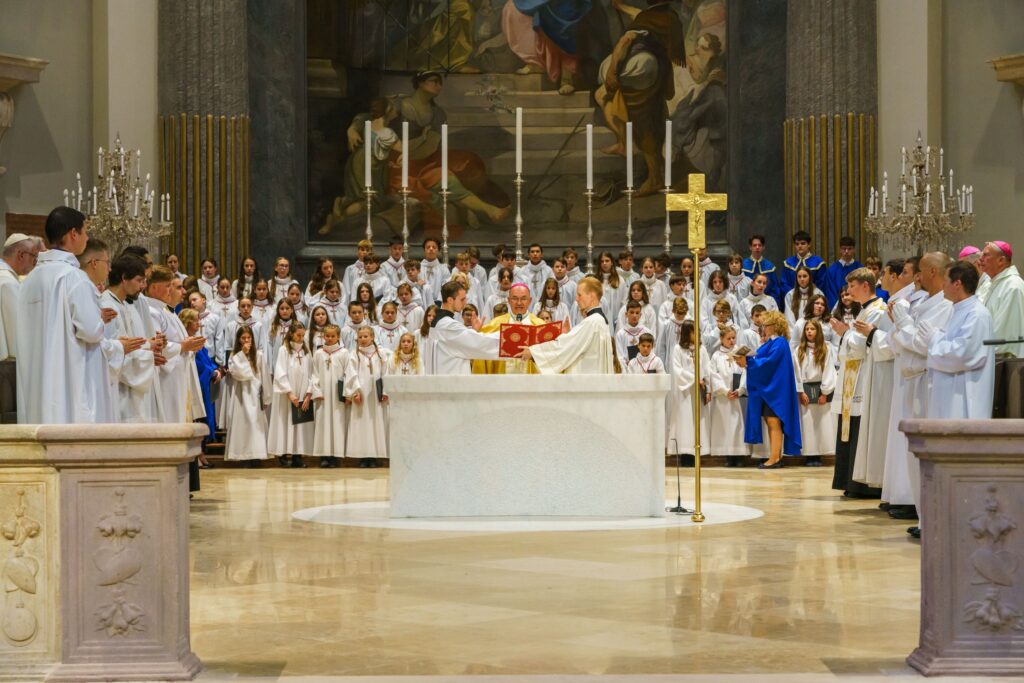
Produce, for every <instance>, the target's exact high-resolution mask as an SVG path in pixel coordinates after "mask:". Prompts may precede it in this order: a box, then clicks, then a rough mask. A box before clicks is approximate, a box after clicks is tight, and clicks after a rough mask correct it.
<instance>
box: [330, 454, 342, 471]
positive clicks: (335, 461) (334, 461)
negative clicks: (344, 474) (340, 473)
mask: <svg viewBox="0 0 1024 683" xmlns="http://www.w3.org/2000/svg"><path fill="white" fill-rule="evenodd" d="M339 467H341V458H339V457H337V456H335V455H332V456H331V469H337V468H339Z"/></svg>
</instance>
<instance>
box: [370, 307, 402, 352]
mask: <svg viewBox="0 0 1024 683" xmlns="http://www.w3.org/2000/svg"><path fill="white" fill-rule="evenodd" d="M406 332H408V330H407V329H405V327H404V326H403V325H402V324H401V323H400V322H398V304H396V303H395V302H394V301H388V302H386V303H384V304H382V305H381V307H380V322H379V323H378V324H377V329H376V333H377V334H376V337H377V339H378V341H380V348H381V349H382V350H383V351H384V352H385V353H391V352H392V351H394V350H395V349H396V348H398V341H399V340H400V339H401V338H402V335H403V334H405V333H406Z"/></svg>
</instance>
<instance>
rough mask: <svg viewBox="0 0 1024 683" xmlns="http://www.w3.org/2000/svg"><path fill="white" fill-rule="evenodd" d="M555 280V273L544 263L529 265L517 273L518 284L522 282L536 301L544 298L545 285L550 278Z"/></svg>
mask: <svg viewBox="0 0 1024 683" xmlns="http://www.w3.org/2000/svg"><path fill="white" fill-rule="evenodd" d="M549 277H550V278H554V277H555V272H554V271H553V270H551V266H549V265H548V264H547V263H545V262H544V261H541V262H540V263H538V264H536V265H534V264H532V263H529V262H528V263H527V264H526V265H525V266H523V267H522V268H519V269H518V270H517V271H516V278H515V279H516V282H522V283H523V284H524V285H526V286H527V287H529V288H530V298H531V299H533V300H534V301H540V300H541V299H542V298H543V296H544V283H545V282H547V280H548V278H549Z"/></svg>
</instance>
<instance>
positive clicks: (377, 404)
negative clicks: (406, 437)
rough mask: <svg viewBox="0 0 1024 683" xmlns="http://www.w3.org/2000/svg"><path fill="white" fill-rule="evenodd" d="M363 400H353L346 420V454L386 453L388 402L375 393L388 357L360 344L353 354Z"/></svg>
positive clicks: (378, 455)
mask: <svg viewBox="0 0 1024 683" xmlns="http://www.w3.org/2000/svg"><path fill="white" fill-rule="evenodd" d="M353 356H354V358H353V361H352V362H353V363H354V364H355V366H356V374H357V376H358V380H357V381H358V382H359V386H360V387H363V400H362V402H361V403H359V404H352V406H351V411H350V413H349V421H348V443H347V445H346V446H345V457H346V458H386V457H388V442H387V439H388V424H387V404H386V403H381V401H380V397H379V396H377V380H378V379H381V378H382V377H384V375H385V374H387V365H388V362H387V357H386V356H385V355H384V354H383V353H381V352H380V351H378V350H377V349H375V348H373V347H372V346H370V347H360V348H359V349H357V350H356V352H355V354H353Z"/></svg>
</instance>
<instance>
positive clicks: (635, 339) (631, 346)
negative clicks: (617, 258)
mask: <svg viewBox="0 0 1024 683" xmlns="http://www.w3.org/2000/svg"><path fill="white" fill-rule="evenodd" d="M634 284H635V283H634ZM642 308H643V307H642V305H641V303H640V302H639V301H630V302H628V303H627V304H626V320H625V322H624V324H623V325H621V326H620V327H619V331H618V332H616V333H615V352H616V353H617V354H618V357H619V361H620V362H621V363H622V364H623V365H626V364H627V363H629V361H630V360H632V359H633V357H634V356H636V354H637V353H639V352H640V348H639V344H640V337H641V336H642V335H645V334H650V335H652V336H653V333H652V332H651V329H650V328H649V327H645V326H644V325H643V324H642V323H641V322H640V316H641V310H642Z"/></svg>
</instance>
